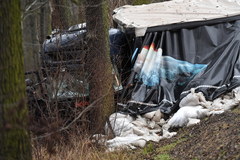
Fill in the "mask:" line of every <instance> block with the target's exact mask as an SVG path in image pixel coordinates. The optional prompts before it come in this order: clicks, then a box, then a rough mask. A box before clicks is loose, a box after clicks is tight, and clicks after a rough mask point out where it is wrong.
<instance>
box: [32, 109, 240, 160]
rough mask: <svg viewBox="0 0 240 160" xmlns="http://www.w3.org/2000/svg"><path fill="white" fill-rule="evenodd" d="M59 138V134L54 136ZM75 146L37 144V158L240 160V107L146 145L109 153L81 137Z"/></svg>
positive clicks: (86, 159)
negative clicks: (53, 150) (51, 150)
mask: <svg viewBox="0 0 240 160" xmlns="http://www.w3.org/2000/svg"><path fill="white" fill-rule="evenodd" d="M54 137H55V138H54V139H56V138H57V137H56V136H54ZM69 141H70V144H71V145H64V144H59V145H57V146H55V152H54V154H53V153H49V151H47V149H46V148H45V147H43V145H41V144H40V143H36V144H33V146H34V147H33V159H34V160H47V159H49V160H50V159H51V160H63V159H64V160H65V159H66V160H240V107H237V108H235V109H234V110H231V111H227V112H225V113H223V114H219V115H214V116H211V117H207V118H205V119H202V120H201V122H200V123H199V124H197V125H194V126H191V127H184V128H181V129H178V130H177V135H176V136H174V137H172V138H170V139H164V140H161V141H160V142H159V143H154V142H148V143H147V145H146V146H145V147H144V148H139V149H135V150H121V151H115V152H106V151H105V148H104V147H100V146H95V145H94V144H92V143H91V141H89V140H86V139H82V138H81V137H76V136H74V137H72V138H71V137H70V138H69Z"/></svg>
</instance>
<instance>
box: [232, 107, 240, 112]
mask: <svg viewBox="0 0 240 160" xmlns="http://www.w3.org/2000/svg"><path fill="white" fill-rule="evenodd" d="M232 112H233V113H236V114H240V107H239V106H237V107H236V108H235V109H233V110H232Z"/></svg>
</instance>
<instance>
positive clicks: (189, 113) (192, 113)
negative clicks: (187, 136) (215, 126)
mask: <svg viewBox="0 0 240 160" xmlns="http://www.w3.org/2000/svg"><path fill="white" fill-rule="evenodd" d="M207 115H209V110H208V109H205V108H203V107H202V106H194V107H192V106H186V107H182V108H180V109H179V110H178V111H177V112H176V113H175V114H174V115H173V117H172V118H171V119H170V120H169V121H168V124H169V126H170V127H183V126H185V125H187V123H188V122H189V118H198V119H200V118H203V117H205V116H207Z"/></svg>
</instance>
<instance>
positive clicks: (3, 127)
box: [0, 0, 31, 160]
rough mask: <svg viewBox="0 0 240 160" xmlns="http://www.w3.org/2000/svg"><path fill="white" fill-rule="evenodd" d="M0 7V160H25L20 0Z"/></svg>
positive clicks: (27, 144)
mask: <svg viewBox="0 0 240 160" xmlns="http://www.w3.org/2000/svg"><path fill="white" fill-rule="evenodd" d="M0 6H1V9H0V19H1V23H0V36H1V38H2V39H3V40H2V41H1V43H0V62H1V63H0V75H1V76H0V159H4V160H5V159H6V160H16V159H17V160H29V159H31V144H30V138H29V134H28V131H27V125H28V123H27V121H28V110H27V106H26V103H25V84H24V69H23V50H22V34H21V17H20V16H21V11H20V0H8V1H0Z"/></svg>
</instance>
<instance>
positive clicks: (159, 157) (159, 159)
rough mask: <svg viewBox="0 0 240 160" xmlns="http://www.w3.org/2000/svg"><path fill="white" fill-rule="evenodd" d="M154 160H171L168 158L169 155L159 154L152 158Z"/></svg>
mask: <svg viewBox="0 0 240 160" xmlns="http://www.w3.org/2000/svg"><path fill="white" fill-rule="evenodd" d="M153 159H154V160H171V159H172V158H171V157H170V155H169V154H159V155H157V156H155V157H154V158H153Z"/></svg>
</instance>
